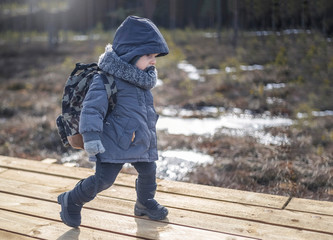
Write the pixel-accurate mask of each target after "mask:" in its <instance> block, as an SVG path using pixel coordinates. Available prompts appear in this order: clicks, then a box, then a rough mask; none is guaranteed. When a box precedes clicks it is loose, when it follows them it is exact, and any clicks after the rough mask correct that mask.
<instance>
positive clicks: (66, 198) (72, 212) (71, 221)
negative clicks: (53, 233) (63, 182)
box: [58, 180, 84, 228]
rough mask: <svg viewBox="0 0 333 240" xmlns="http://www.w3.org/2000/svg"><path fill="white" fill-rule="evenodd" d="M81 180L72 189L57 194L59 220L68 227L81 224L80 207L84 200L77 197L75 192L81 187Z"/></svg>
mask: <svg viewBox="0 0 333 240" xmlns="http://www.w3.org/2000/svg"><path fill="white" fill-rule="evenodd" d="M82 181H83V180H81V181H80V182H78V183H77V184H76V186H75V188H74V189H73V190H71V191H68V192H64V193H62V194H60V195H59V196H58V203H59V204H60V205H61V212H60V217H61V220H62V221H63V223H65V224H66V225H68V226H70V227H75V228H76V227H78V226H80V224H81V209H82V206H83V204H84V202H82V201H81V200H80V199H79V197H78V194H77V192H78V191H80V189H81V184H82Z"/></svg>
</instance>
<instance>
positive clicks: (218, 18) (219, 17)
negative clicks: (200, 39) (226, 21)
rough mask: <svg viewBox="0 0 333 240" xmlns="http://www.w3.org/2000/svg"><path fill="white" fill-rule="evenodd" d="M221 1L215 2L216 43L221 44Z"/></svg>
mask: <svg viewBox="0 0 333 240" xmlns="http://www.w3.org/2000/svg"><path fill="white" fill-rule="evenodd" d="M221 22H222V10H221V0H217V42H218V43H219V44H221V25H222V23H221Z"/></svg>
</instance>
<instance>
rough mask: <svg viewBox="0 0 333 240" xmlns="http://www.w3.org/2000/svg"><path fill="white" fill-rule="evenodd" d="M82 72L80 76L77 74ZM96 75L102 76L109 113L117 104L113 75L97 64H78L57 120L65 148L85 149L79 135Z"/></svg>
mask: <svg viewBox="0 0 333 240" xmlns="http://www.w3.org/2000/svg"><path fill="white" fill-rule="evenodd" d="M78 71H80V72H79V73H78V74H76V73H77V72H78ZM95 74H100V75H101V78H102V79H103V83H104V86H105V89H106V92H107V96H108V99H109V107H108V113H110V112H111V111H112V110H113V108H114V106H115V104H116V92H117V88H116V84H115V81H114V78H113V76H112V75H110V74H108V73H106V72H103V71H102V70H101V69H99V68H98V66H97V63H91V64H83V63H77V64H76V66H75V69H74V70H73V72H72V73H71V75H70V76H69V77H68V79H67V82H66V84H65V88H64V93H63V97H62V114H60V115H59V116H58V118H57V120H56V123H57V127H58V133H59V135H60V138H61V141H62V143H63V145H64V146H65V147H69V146H71V147H73V148H76V149H83V139H82V135H81V134H80V133H79V122H80V114H81V110H82V107H83V101H84V98H85V96H86V94H87V92H88V89H89V86H90V84H91V81H92V79H93V77H94V75H95Z"/></svg>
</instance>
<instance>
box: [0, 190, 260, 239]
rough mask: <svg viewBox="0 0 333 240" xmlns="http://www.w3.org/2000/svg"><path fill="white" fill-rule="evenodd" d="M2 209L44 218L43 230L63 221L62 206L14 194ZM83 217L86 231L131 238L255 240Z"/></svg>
mask: <svg viewBox="0 0 333 240" xmlns="http://www.w3.org/2000/svg"><path fill="white" fill-rule="evenodd" d="M0 209H1V210H7V211H12V212H14V211H15V212H16V213H18V212H19V213H22V214H26V215H29V216H31V215H34V216H40V218H41V219H42V220H44V224H43V226H44V225H46V226H49V225H50V223H49V221H50V220H53V221H56V220H57V219H59V216H58V211H59V205H58V204H56V203H52V202H46V201H43V200H37V199H32V198H27V197H21V196H14V195H10V194H4V193H0ZM82 217H83V220H82V225H81V226H82V227H86V228H91V229H98V230H100V229H104V230H105V231H109V232H113V233H119V232H120V231H121V233H123V234H126V235H127V236H128V235H129V236H133V237H135V236H136V237H139V238H140V237H141V238H149V239H161V240H163V239H168V240H169V239H182V240H184V239H193V237H195V238H196V239H235V240H250V239H251V240H253V238H247V237H243V236H236V235H232V234H228V233H221V232H214V231H207V230H201V229H195V228H191V227H186V226H179V225H173V224H169V223H168V222H160V221H151V220H147V219H143V218H136V217H132V216H126V215H119V214H114V213H110V212H103V211H96V210H92V209H85V211H82ZM18 224H19V223H18ZM16 227H18V226H16ZM40 230H41V228H40V227H38V229H35V231H36V232H39V231H40Z"/></svg>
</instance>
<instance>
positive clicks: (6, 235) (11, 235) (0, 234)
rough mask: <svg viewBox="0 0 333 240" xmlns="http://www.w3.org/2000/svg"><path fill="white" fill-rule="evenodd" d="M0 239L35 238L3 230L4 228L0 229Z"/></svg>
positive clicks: (26, 239) (21, 239) (29, 239)
mask: <svg viewBox="0 0 333 240" xmlns="http://www.w3.org/2000/svg"><path fill="white" fill-rule="evenodd" d="M0 228H1V227H0ZM0 239H4V240H18V239H20V240H32V239H35V238H32V237H28V236H24V235H21V234H17V233H12V232H8V231H4V230H0Z"/></svg>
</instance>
